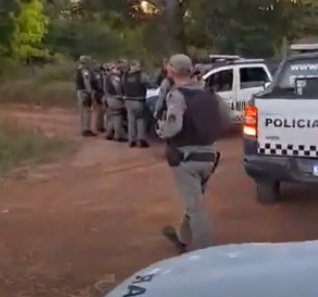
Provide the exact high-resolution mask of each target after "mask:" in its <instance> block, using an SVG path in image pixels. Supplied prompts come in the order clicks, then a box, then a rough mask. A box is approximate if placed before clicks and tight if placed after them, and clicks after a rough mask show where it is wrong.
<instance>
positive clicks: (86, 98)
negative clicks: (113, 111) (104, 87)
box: [83, 92, 93, 108]
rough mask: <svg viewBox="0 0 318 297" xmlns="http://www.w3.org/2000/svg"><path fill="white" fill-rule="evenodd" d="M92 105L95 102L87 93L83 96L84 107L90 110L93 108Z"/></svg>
mask: <svg viewBox="0 0 318 297" xmlns="http://www.w3.org/2000/svg"><path fill="white" fill-rule="evenodd" d="M92 103H93V100H92V96H91V94H89V93H86V92H85V93H84V94H83V106H84V107H89V108H90V107H92Z"/></svg>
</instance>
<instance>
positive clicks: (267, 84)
mask: <svg viewBox="0 0 318 297" xmlns="http://www.w3.org/2000/svg"><path fill="white" fill-rule="evenodd" d="M270 84H271V83H270V82H266V83H264V90H266V89H267V88H268V87H269V86H270Z"/></svg>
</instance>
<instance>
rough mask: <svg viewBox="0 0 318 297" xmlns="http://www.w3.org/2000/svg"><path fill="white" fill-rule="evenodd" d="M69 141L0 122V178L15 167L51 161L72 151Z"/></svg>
mask: <svg viewBox="0 0 318 297" xmlns="http://www.w3.org/2000/svg"><path fill="white" fill-rule="evenodd" d="M74 148H75V146H74V144H73V142H71V141H68V140H64V139H58V138H55V137H48V136H46V135H45V134H43V133H42V132H40V131H38V130H34V129H28V128H22V127H19V126H17V125H14V124H12V123H11V122H0V177H3V176H4V175H5V174H6V173H8V172H9V171H10V170H12V169H13V168H15V167H17V166H22V165H32V164H36V163H39V162H46V161H53V160H56V159H58V158H59V157H61V156H65V155H67V154H69V153H71V152H73V151H74Z"/></svg>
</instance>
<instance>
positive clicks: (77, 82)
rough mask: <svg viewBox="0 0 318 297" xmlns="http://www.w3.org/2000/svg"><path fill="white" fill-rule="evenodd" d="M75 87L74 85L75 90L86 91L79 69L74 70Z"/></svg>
mask: <svg viewBox="0 0 318 297" xmlns="http://www.w3.org/2000/svg"><path fill="white" fill-rule="evenodd" d="M75 85H76V89H77V90H85V89H86V87H85V83H84V78H83V73H82V69H81V68H78V69H77V70H76V77H75Z"/></svg>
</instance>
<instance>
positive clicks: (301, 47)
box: [290, 43, 318, 51]
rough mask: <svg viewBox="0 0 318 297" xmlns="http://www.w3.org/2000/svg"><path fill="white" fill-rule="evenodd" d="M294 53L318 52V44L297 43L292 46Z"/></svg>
mask: <svg viewBox="0 0 318 297" xmlns="http://www.w3.org/2000/svg"><path fill="white" fill-rule="evenodd" d="M290 49H291V50H293V51H312V50H318V43H296V44H292V45H291V46H290Z"/></svg>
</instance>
